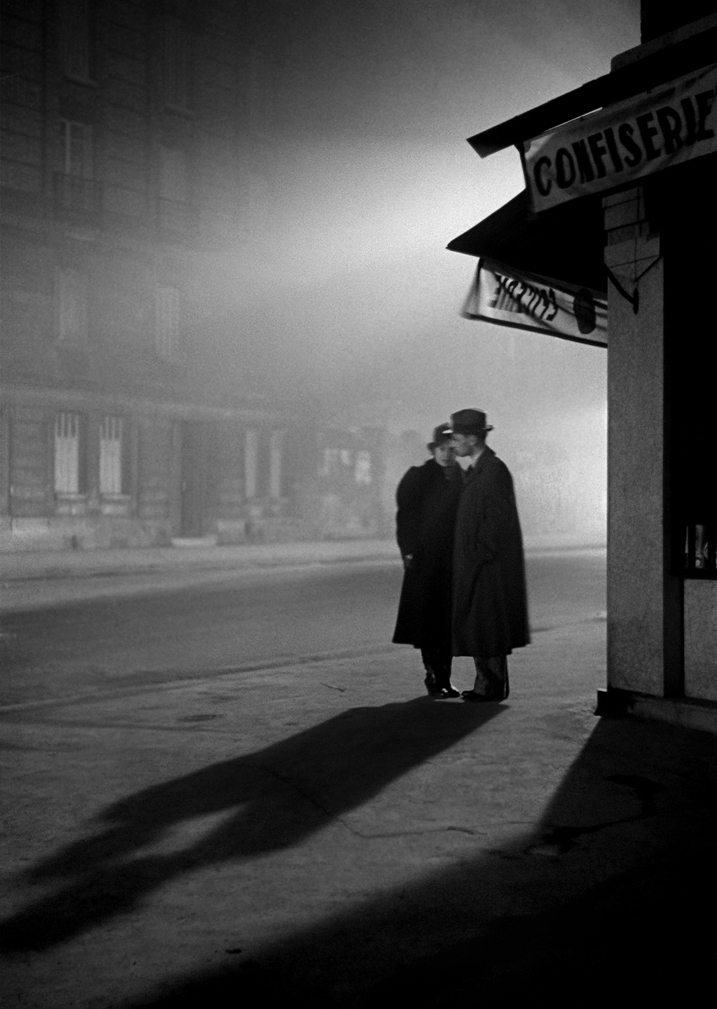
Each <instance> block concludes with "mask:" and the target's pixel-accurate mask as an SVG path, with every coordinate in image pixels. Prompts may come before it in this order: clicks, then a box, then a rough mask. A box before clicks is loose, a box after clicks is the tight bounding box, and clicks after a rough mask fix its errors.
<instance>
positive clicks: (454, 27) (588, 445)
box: [212, 0, 639, 484]
mask: <svg viewBox="0 0 717 1009" xmlns="http://www.w3.org/2000/svg"><path fill="white" fill-rule="evenodd" d="M258 9H259V10H260V11H264V12H265V13H264V14H261V13H260V14H259V15H258V17H259V18H260V19H262V23H264V21H265V22H266V23H265V24H264V29H263V30H264V31H265V33H266V35H265V37H266V49H267V51H268V52H269V53H270V54H271V53H272V47H273V46H274V42H273V41H272V40H275V41H276V46H275V49H274V52H275V65H274V67H273V70H272V81H271V83H270V84H267V86H266V87H267V92H269V91H270V92H271V95H270V97H271V101H270V102H267V112H266V117H267V122H266V130H267V143H268V144H269V145H270V148H271V159H270V161H271V170H270V175H269V177H266V176H265V175H264V176H263V177H260V178H256V179H254V181H253V186H254V190H253V192H252V201H251V205H252V208H253V209H252V214H253V216H252V214H250V215H249V218H248V220H247V221H246V222H245V232H244V234H243V235H242V236H241V239H240V240H239V241H238V242H237V244H236V248H234V249H230V250H228V252H227V257H226V260H225V261H224V262H223V263H222V268H221V269H220V270H218V272H217V275H216V276H215V277H214V278H213V280H212V282H215V283H218V282H221V283H225V284H228V285H230V286H232V287H233V288H234V289H235V290H236V297H237V301H238V303H239V304H241V306H242V312H243V314H244V317H245V318H246V319H247V326H248V327H251V328H253V329H254V330H255V332H256V334H257V346H258V347H260V346H262V345H264V346H266V347H271V348H273V351H274V352H276V351H277V350H278V351H279V355H278V356H279V358H280V360H281V362H282V366H283V369H284V370H285V371H286V373H287V374H291V375H293V376H294V378H295V381H296V382H297V383H298V384H303V387H304V390H305V393H306V396H307V398H308V397H317V400H318V401H320V402H321V403H322V405H323V406H324V407H325V408H326V409H327V410H329V411H330V410H331V409H334V408H335V409H338V408H339V406H341V407H346V406H347V405H351V404H353V405H356V406H357V407H359V408H363V411H364V415H368V416H371V415H373V417H374V419H375V421H376V422H378V423H388V425H389V426H390V427H392V428H396V429H398V428H401V427H414V428H416V429H417V430H419V431H420V432H421V433H422V434H424V433H425V434H427V433H428V432H429V431H430V429H431V427H432V426H433V424H435V423H437V422H439V421H440V420H442V419H444V418H447V416H448V414H449V413H450V412H451V411H452V410H454V409H457V408H461V407H464V406H468V405H476V406H480V407H482V408H483V409H485V410H486V411H487V412H488V414H489V417H490V419H491V421H492V422H493V423H494V424H495V425H496V431H495V432H494V434H493V436H492V444H493V445H494V447H495V448H496V450H497V451H499V453H501V454H503V455H504V457H505V458H506V459H507V461H508V462H509V464H510V463H511V458H510V453H511V452H513V453H514V454H515V453H516V452H518V450H519V449H520V447H521V446H523V447H524V448H525V447H527V446H528V445H529V444H530V441H531V439H534V438H536V437H538V436H539V437H540V438H542V439H548V440H553V441H556V440H557V441H559V442H560V443H561V444H562V445H563V446H564V448H565V450H566V451H567V452H569V454H570V457H571V458H572V459H574V460H576V461H577V464H578V465H582V464H583V463H584V461H585V458H586V457H592V458H593V476H594V475H595V473H598V472H599V474H603V475H604V456H605V411H604V403H605V395H606V388H605V384H606V383H605V370H606V355H605V353H604V351H601V350H599V349H593V348H586V347H580V346H578V345H574V344H567V343H564V342H562V341H559V340H556V339H551V338H548V337H542V336H539V335H533V334H524V333H515V334H513V332H512V331H511V330H504V329H497V328H494V327H490V326H488V325H485V324H482V323H475V322H469V321H466V320H464V319H462V318H460V317H459V310H460V307H461V302H462V298H463V296H464V294H465V292H466V291H467V289H468V285H469V283H470V281H471V279H472V275H473V271H474V267H475V261H474V260H472V259H471V258H470V257H465V256H460V255H457V254H455V253H449V252H447V251H445V246H446V244H447V242H448V241H450V239H451V238H453V237H455V235H457V234H459V233H460V232H461V231H464V230H466V229H467V228H469V227H470V226H472V225H473V224H475V223H476V222H477V221H478V220H480V219H481V218H483V217H485V216H486V215H487V214H489V213H491V212H492V211H493V210H495V209H496V208H497V207H498V206H500V205H501V204H502V203H504V202H505V201H506V200H508V199H509V198H510V197H512V196H514V195H515V194H516V193H517V192H519V191H520V190H521V189H522V188H523V180H522V173H521V169H520V162H519V157H518V154H517V152H516V151H515V150H508V151H503V152H501V153H500V154H497V155H494V156H493V157H491V158H488V159H486V160H481V159H479V158H478V156H477V155H476V154H475V152H474V151H473V150H472V149H471V148H470V147H469V145H468V144H467V143H466V141H465V138H466V137H468V136H470V135H472V134H474V133H476V132H477V131H479V130H482V129H485V128H487V127H488V126H491V125H494V124H495V123H498V122H501V121H503V120H505V119H507V118H509V117H511V116H513V115H517V114H518V113H520V112H523V111H526V110H527V109H529V108H531V107H534V106H536V105H538V104H540V103H542V102H544V101H547V100H549V99H550V98H553V97H555V96H557V95H559V94H562V93H564V92H565V91H568V90H570V89H572V88H575V87H578V86H579V85H580V84H583V83H585V82H586V81H587V80H590V79H592V78H594V77H597V76H599V75H601V74H603V73H606V72H608V71H609V68H610V59H611V57H612V56H614V55H615V54H616V53H618V52H621V51H624V50H625V49H628V48H630V47H632V46H634V45H637V44H639V2H638V0H603V2H602V3H600V4H589V3H585V2H584V0H517V2H516V0H502V2H501V0H473V2H470V0H361V2H359V0H313V2H304V3H301V4H292V3H289V2H283V0H275V2H273V3H269V4H264V5H261V6H260V7H259V8H258ZM257 352H260V351H259V350H258V351H257ZM502 442H503V444H502ZM513 461H514V460H513ZM595 467H598V469H597V470H596V469H595ZM596 479H597V482H598V484H599V483H600V480H601V479H603V477H602V476H600V475H599V476H598V477H597V478H596Z"/></svg>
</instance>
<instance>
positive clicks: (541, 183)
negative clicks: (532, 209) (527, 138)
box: [533, 158, 553, 196]
mask: <svg viewBox="0 0 717 1009" xmlns="http://www.w3.org/2000/svg"><path fill="white" fill-rule="evenodd" d="M544 168H550V158H538V160H537V161H536V162H535V168H534V169H533V175H534V177H535V186H536V188H537V190H538V192H539V193H540V195H541V196H547V195H548V193H549V192H550V190H551V189H552V186H553V183H552V181H551V180H550V179H548V178H544V177H543V169H544Z"/></svg>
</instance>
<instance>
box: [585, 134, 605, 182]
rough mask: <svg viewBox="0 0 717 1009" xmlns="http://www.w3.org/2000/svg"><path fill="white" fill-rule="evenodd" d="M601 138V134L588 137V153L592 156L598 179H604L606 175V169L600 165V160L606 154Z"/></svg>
mask: <svg viewBox="0 0 717 1009" xmlns="http://www.w3.org/2000/svg"><path fill="white" fill-rule="evenodd" d="M602 138H603V137H602V132H600V133H591V134H590V136H589V137H588V147H589V148H590V153H591V154H592V156H593V161H594V162H595V167H596V168H597V173H598V178H599V179H604V178H605V176H606V175H607V169H606V168H605V165H604V164H603V163H602V159H603V158H604V157H605V155H606V154H607V148H606V147H605V145H604V144H603V143H601V141H602Z"/></svg>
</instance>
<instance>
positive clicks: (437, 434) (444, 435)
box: [426, 424, 451, 452]
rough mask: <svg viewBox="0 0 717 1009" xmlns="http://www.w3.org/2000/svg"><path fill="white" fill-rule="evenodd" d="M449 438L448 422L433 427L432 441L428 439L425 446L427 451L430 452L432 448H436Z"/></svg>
mask: <svg viewBox="0 0 717 1009" xmlns="http://www.w3.org/2000/svg"><path fill="white" fill-rule="evenodd" d="M450 440H451V428H450V425H449V424H439V425H438V427H434V428H433V441H429V443H428V444H427V445H426V448H427V449H428V451H429V452H432V451H433V449H434V448H438V446H439V445H445V443H446V442H447V441H450Z"/></svg>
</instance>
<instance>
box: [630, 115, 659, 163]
mask: <svg viewBox="0 0 717 1009" xmlns="http://www.w3.org/2000/svg"><path fill="white" fill-rule="evenodd" d="M654 118H655V117H654V116H653V114H652V113H651V112H646V113H645V114H644V115H642V116H638V117H637V119H636V120H635V122H636V123H637V128H638V130H639V131H640V139H641V140H642V146H643V147H644V148H645V154H646V156H647V160H648V161H653V160H654V159H655V158H659V156H660V148H659V147H655V145H654V144H653V142H652V138H653V137H656V136H657V135H658V133H659V131H658V129H657V127H656V126H650V120H651V119H654Z"/></svg>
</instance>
